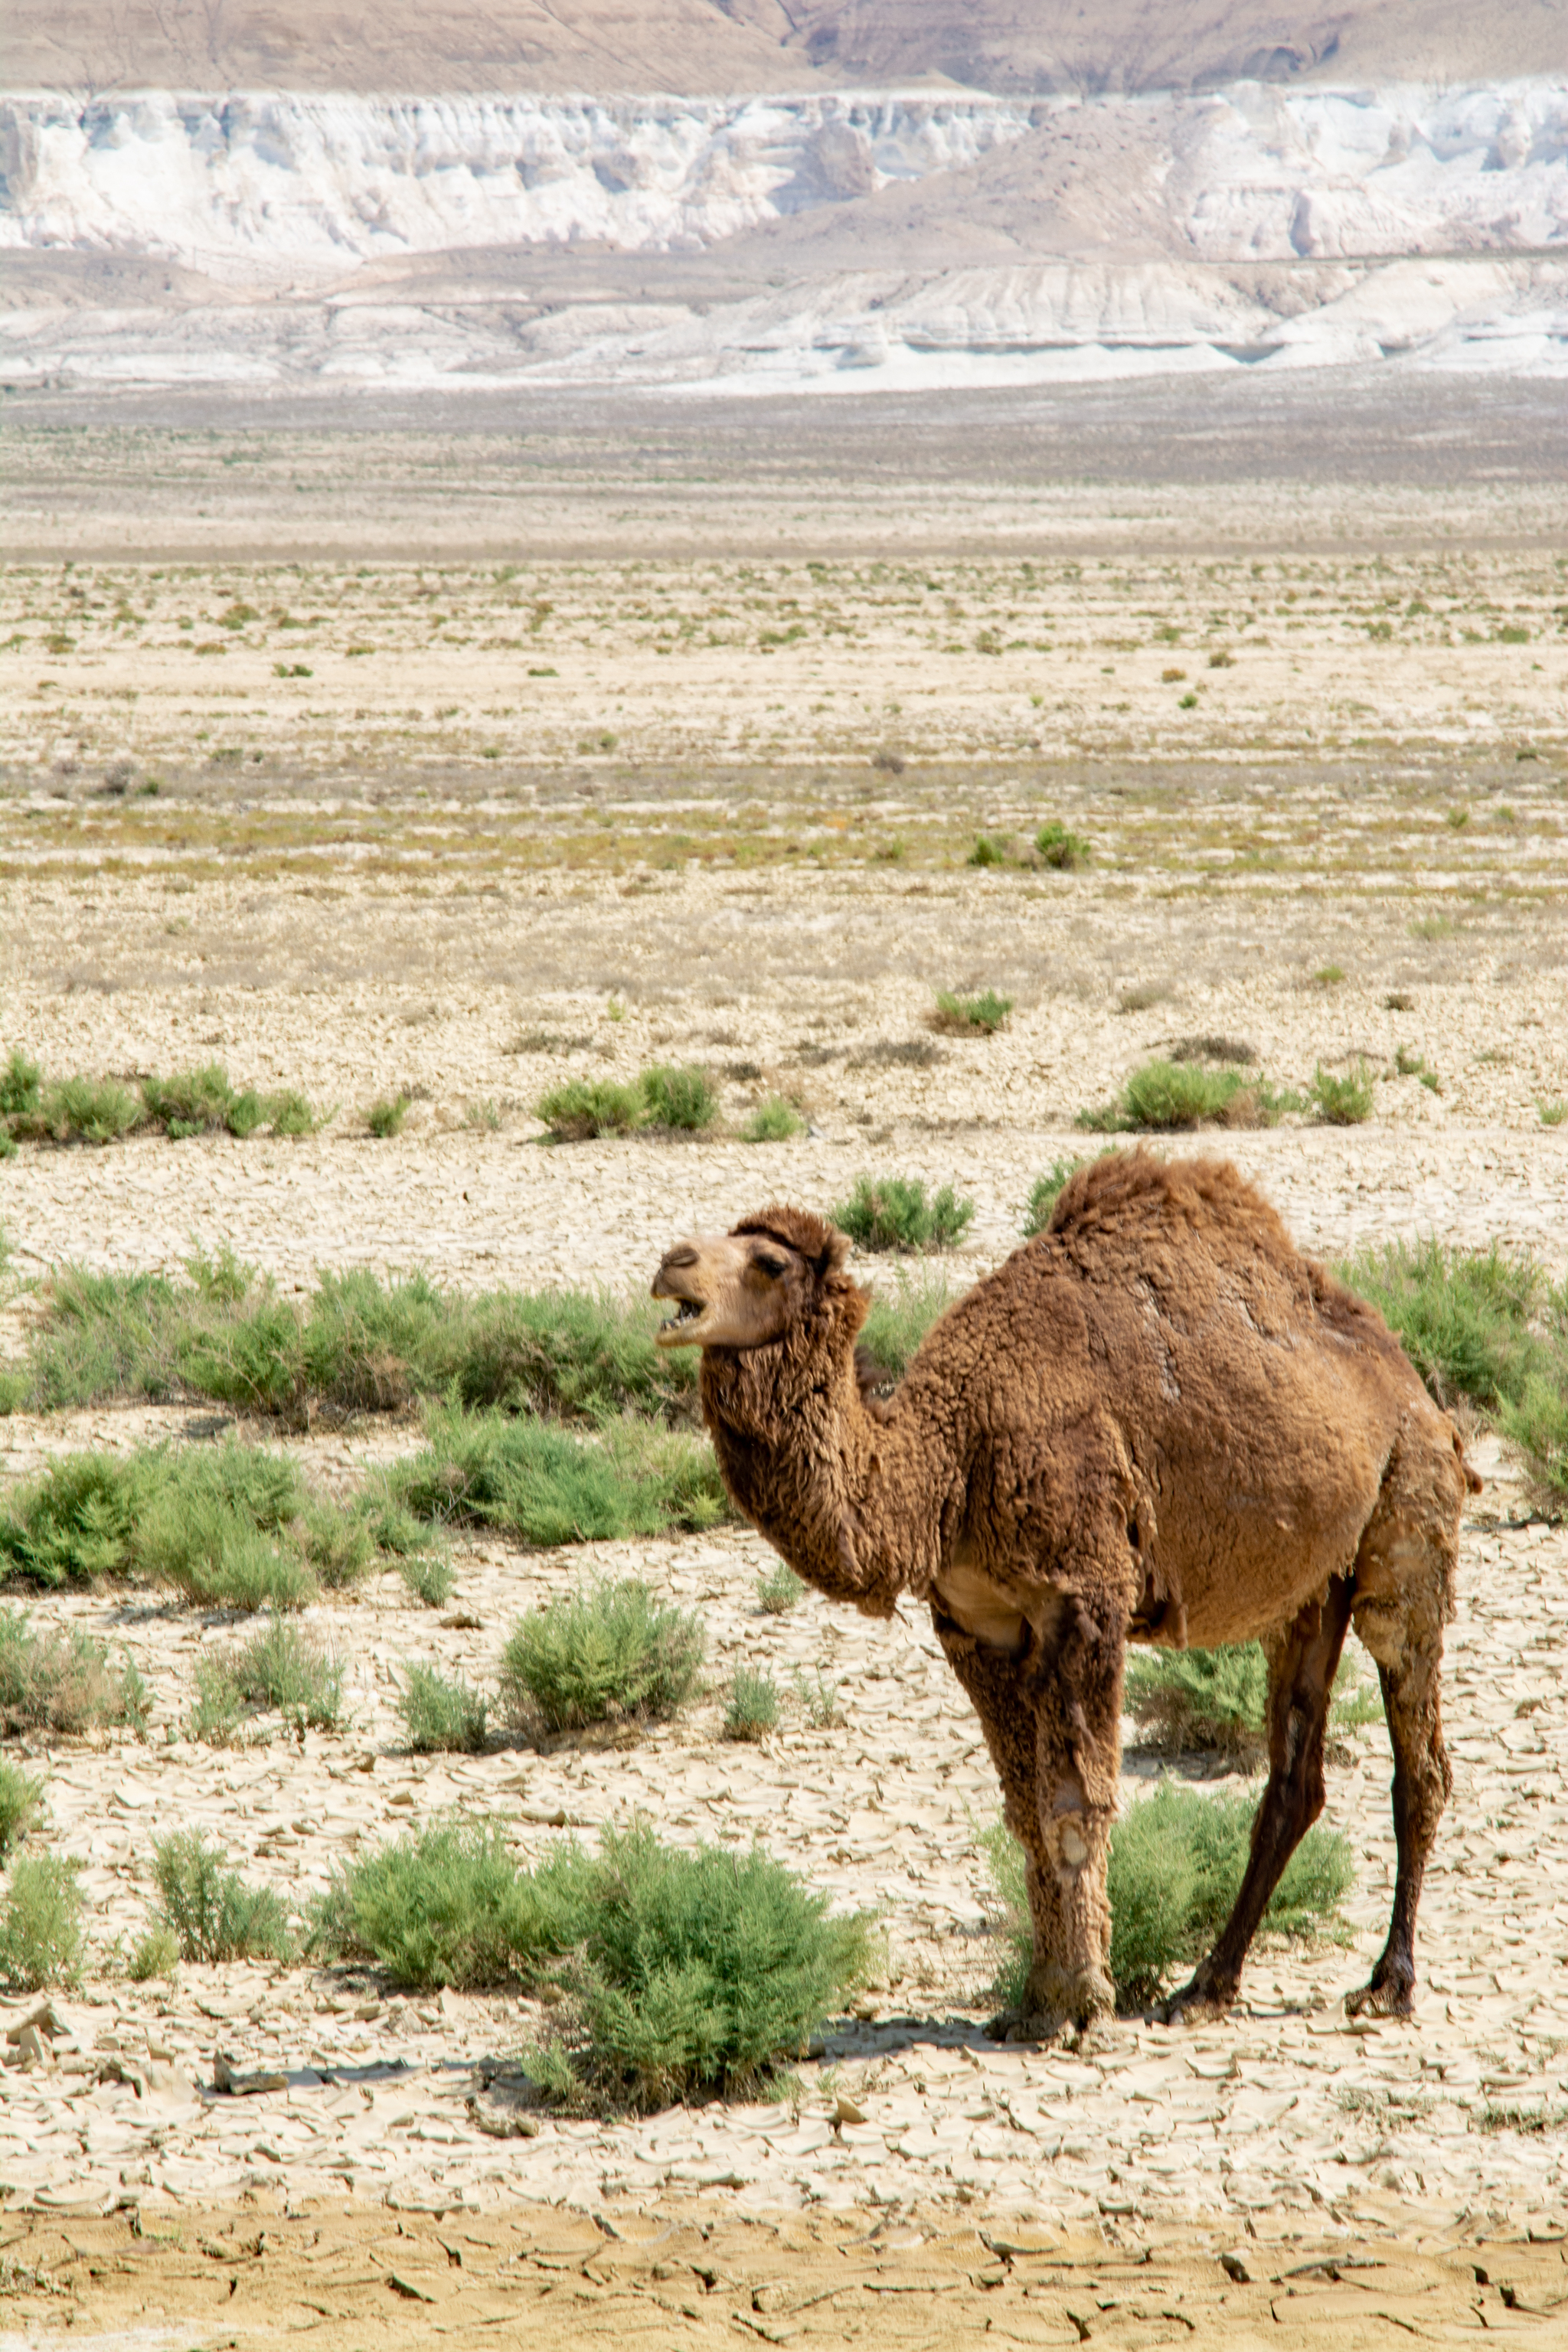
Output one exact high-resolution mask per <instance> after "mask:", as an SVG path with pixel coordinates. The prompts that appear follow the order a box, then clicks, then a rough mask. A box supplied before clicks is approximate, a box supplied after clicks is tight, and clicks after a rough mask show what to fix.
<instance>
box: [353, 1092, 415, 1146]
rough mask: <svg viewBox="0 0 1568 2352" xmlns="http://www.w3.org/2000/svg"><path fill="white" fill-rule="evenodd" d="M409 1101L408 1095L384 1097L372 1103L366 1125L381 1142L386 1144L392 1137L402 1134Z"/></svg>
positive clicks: (365, 1116) (365, 1119) (365, 1121)
mask: <svg viewBox="0 0 1568 2352" xmlns="http://www.w3.org/2000/svg"><path fill="white" fill-rule="evenodd" d="M409 1099H410V1098H409V1097H408V1096H407V1095H383V1096H381V1097H380V1098H379V1099H378V1100H377V1101H375V1102H373V1103H372V1105H371V1107H370V1108H369V1109H368V1110H367V1111H366V1113H365V1115H364V1123H365V1125H366V1127H368V1128H369V1129H370V1131H371V1133H372V1135H374V1137H375V1138H376V1139H377V1140H378V1141H379V1142H382V1143H385V1142H386V1141H387V1140H388V1139H389V1138H391V1137H392V1136H395V1135H401V1134H402V1132H403V1122H404V1120H405V1118H407V1116H408V1104H409Z"/></svg>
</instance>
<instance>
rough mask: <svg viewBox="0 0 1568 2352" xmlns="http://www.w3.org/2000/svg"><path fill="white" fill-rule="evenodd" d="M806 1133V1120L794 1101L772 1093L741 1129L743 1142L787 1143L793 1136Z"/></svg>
mask: <svg viewBox="0 0 1568 2352" xmlns="http://www.w3.org/2000/svg"><path fill="white" fill-rule="evenodd" d="M804 1134H805V1119H804V1118H802V1117H801V1115H800V1113H799V1111H797V1110H796V1108H795V1105H794V1103H792V1102H786V1101H785V1100H784V1097H783V1095H770V1096H769V1097H768V1099H767V1101H766V1102H764V1103H759V1104H758V1106H757V1108H756V1109H755V1110H754V1111H753V1112H752V1116H751V1118H749V1119H748V1120H747V1122H746V1124H745V1126H744V1127H743V1128H742V1129H741V1140H742V1143H787V1142H788V1141H789V1139H790V1138H791V1137H792V1136H795V1135H804Z"/></svg>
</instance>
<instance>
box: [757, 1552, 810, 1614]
mask: <svg viewBox="0 0 1568 2352" xmlns="http://www.w3.org/2000/svg"><path fill="white" fill-rule="evenodd" d="M804 1597H805V1585H804V1584H803V1583H802V1582H801V1580H800V1579H799V1577H798V1576H797V1575H796V1574H795V1570H794V1569H793V1568H791V1567H790V1565H789V1563H788V1561H787V1560H783V1559H781V1560H780V1561H778V1562H777V1564H776V1565H775V1566H774V1567H773V1568H771V1569H769V1570H768V1572H767V1574H766V1575H765V1576H759V1577H758V1579H757V1606H758V1608H759V1609H760V1610H761V1611H762V1612H763V1615H764V1616H765V1617H783V1616H785V1615H787V1613H788V1612H789V1611H790V1610H792V1609H793V1608H794V1607H795V1603H796V1602H797V1601H800V1600H802V1599H803V1598H804Z"/></svg>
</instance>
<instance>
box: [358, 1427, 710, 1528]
mask: <svg viewBox="0 0 1568 2352" xmlns="http://www.w3.org/2000/svg"><path fill="white" fill-rule="evenodd" d="M425 1431H426V1445H425V1448H424V1451H423V1452H422V1453H420V1454H417V1455H416V1456H415V1458H414V1459H413V1461H411V1462H402V1463H398V1464H396V1465H395V1466H394V1467H393V1468H392V1469H391V1470H389V1471H388V1472H386V1473H385V1474H384V1491H385V1492H386V1493H387V1494H388V1495H389V1496H390V1497H391V1499H392V1500H393V1501H394V1502H395V1504H398V1505H400V1506H402V1507H404V1508H405V1509H406V1510H409V1511H411V1512H413V1513H414V1515H415V1516H416V1517H417V1518H420V1519H426V1520H432V1521H435V1522H437V1523H441V1524H446V1523H451V1522H458V1521H466V1522H468V1524H470V1525H479V1526H483V1527H494V1528H504V1529H505V1530H506V1531H507V1532H508V1533H510V1534H512V1535H515V1536H518V1537H520V1538H521V1540H522V1541H523V1542H524V1543H529V1544H537V1545H541V1546H544V1547H550V1546H553V1545H556V1544H569V1543H595V1542H606V1541H613V1540H616V1539H617V1538H625V1537H627V1536H639V1535H640V1536H653V1535H666V1534H668V1532H669V1531H670V1530H671V1529H672V1528H684V1529H686V1530H688V1531H689V1532H696V1531H699V1530H700V1529H701V1528H710V1527H713V1526H715V1525H717V1523H718V1522H719V1520H721V1518H723V1517H726V1516H727V1515H728V1510H729V1505H728V1503H727V1501H726V1498H725V1495H724V1489H723V1485H722V1482H721V1479H720V1476H719V1468H718V1465H717V1463H716V1462H715V1461H714V1459H713V1454H712V1450H711V1448H710V1446H709V1444H708V1443H707V1440H706V1439H705V1438H696V1437H689V1436H687V1435H686V1434H685V1433H683V1432H681V1431H678V1430H665V1429H660V1428H658V1427H657V1426H656V1425H650V1424H648V1423H644V1422H634V1421H626V1420H623V1421H613V1422H607V1423H605V1426H604V1427H603V1429H602V1430H600V1431H599V1433H597V1434H596V1435H594V1436H589V1435H586V1434H581V1435H580V1434H578V1433H575V1432H574V1431H572V1430H569V1429H563V1428H560V1427H559V1426H557V1425H556V1424H555V1423H550V1422H542V1421H514V1420H510V1419H509V1418H508V1417H507V1416H506V1415H505V1414H504V1413H499V1412H476V1413H465V1412H459V1411H457V1410H455V1409H453V1408H450V1407H446V1408H440V1407H437V1408H433V1409H432V1410H431V1412H429V1413H428V1414H427V1415H426V1423H425Z"/></svg>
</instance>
